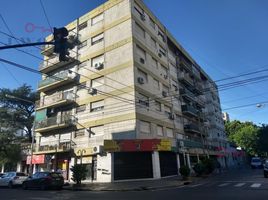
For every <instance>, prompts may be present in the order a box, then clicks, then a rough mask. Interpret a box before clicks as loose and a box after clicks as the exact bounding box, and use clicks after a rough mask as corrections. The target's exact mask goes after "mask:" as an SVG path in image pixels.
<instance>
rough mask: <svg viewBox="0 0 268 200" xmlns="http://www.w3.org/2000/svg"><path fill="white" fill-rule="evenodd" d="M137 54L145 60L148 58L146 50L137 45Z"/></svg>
mask: <svg viewBox="0 0 268 200" xmlns="http://www.w3.org/2000/svg"><path fill="white" fill-rule="evenodd" d="M137 54H138V56H139V57H140V58H142V59H143V60H144V61H145V60H146V52H145V51H144V50H143V49H142V48H141V47H139V46H138V45H137Z"/></svg>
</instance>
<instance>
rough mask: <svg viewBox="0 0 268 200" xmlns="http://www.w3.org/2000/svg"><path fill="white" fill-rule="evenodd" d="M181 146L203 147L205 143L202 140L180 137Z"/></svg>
mask: <svg viewBox="0 0 268 200" xmlns="http://www.w3.org/2000/svg"><path fill="white" fill-rule="evenodd" d="M178 146H179V147H181V148H182V147H186V148H203V144H202V142H201V141H195V140H191V139H180V140H178Z"/></svg>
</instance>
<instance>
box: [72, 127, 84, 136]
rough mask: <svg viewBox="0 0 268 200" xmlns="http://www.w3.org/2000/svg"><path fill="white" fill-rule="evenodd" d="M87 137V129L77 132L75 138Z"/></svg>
mask: <svg viewBox="0 0 268 200" xmlns="http://www.w3.org/2000/svg"><path fill="white" fill-rule="evenodd" d="M84 135H85V129H79V130H77V131H75V134H74V137H82V136H84Z"/></svg>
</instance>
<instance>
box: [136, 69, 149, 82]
mask: <svg viewBox="0 0 268 200" xmlns="http://www.w3.org/2000/svg"><path fill="white" fill-rule="evenodd" d="M138 77H141V78H143V80H144V82H145V83H147V82H148V77H147V74H146V73H145V72H144V71H141V70H140V69H138Z"/></svg>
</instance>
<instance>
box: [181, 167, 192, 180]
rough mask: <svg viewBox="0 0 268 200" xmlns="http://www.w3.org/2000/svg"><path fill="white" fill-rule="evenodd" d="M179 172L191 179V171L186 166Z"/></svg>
mask: <svg viewBox="0 0 268 200" xmlns="http://www.w3.org/2000/svg"><path fill="white" fill-rule="evenodd" d="M179 172H180V174H181V175H182V176H183V177H184V178H186V177H189V175H190V169H189V167H187V166H185V165H183V166H181V167H180V169H179Z"/></svg>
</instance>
